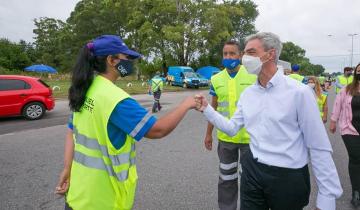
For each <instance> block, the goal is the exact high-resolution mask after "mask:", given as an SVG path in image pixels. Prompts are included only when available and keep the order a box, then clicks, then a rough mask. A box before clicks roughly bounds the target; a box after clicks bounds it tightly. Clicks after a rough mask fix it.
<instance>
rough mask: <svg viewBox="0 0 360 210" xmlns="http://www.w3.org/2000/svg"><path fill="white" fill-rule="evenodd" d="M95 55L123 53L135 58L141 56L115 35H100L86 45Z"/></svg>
mask: <svg viewBox="0 0 360 210" xmlns="http://www.w3.org/2000/svg"><path fill="white" fill-rule="evenodd" d="M86 46H87V47H88V49H89V50H91V52H92V53H94V55H95V56H105V55H116V54H119V53H121V54H125V55H128V56H130V58H132V59H135V58H139V57H140V56H141V54H140V53H138V52H135V51H133V50H130V49H129V48H128V47H127V46H126V44H125V43H124V42H123V40H122V39H121V38H120V37H118V36H115V35H102V36H99V37H97V38H96V39H94V40H93V41H92V42H90V43H88V44H87V45H86Z"/></svg>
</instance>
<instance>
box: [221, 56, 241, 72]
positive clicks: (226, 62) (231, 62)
mask: <svg viewBox="0 0 360 210" xmlns="http://www.w3.org/2000/svg"><path fill="white" fill-rule="evenodd" d="M239 64H241V61H240V59H229V58H224V59H223V60H222V65H223V66H224V67H225V68H227V69H229V70H232V69H234V68H236V67H237V66H238V65H239Z"/></svg>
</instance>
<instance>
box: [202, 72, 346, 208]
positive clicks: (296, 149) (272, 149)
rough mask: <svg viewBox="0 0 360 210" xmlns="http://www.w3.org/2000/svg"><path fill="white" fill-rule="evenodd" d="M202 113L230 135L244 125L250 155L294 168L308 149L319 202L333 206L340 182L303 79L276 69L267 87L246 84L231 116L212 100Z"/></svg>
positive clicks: (305, 158) (299, 165)
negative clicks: (248, 135) (216, 108)
mask: <svg viewBox="0 0 360 210" xmlns="http://www.w3.org/2000/svg"><path fill="white" fill-rule="evenodd" d="M204 115H205V117H206V118H207V119H208V121H209V122H210V123H212V124H213V125H214V126H215V127H217V128H218V129H220V130H222V131H224V132H225V133H226V134H228V135H229V136H234V135H235V134H236V133H237V132H238V131H239V129H241V128H242V127H245V128H246V130H247V131H248V133H249V134H250V136H251V140H250V149H251V151H252V153H253V156H254V158H257V159H258V161H259V162H261V163H264V164H267V165H271V166H278V167H284V168H293V169H297V168H302V167H303V166H305V165H306V164H307V163H308V159H309V154H310V157H311V163H312V164H311V165H312V169H313V172H314V174H315V177H316V182H317V185H318V188H319V191H318V196H317V207H318V208H320V209H321V210H335V207H336V203H335V199H336V198H338V197H340V196H341V194H342V188H341V185H340V181H339V177H338V174H337V171H336V167H335V164H334V161H333V159H332V156H331V153H332V148H331V145H330V142H329V138H328V135H327V133H326V129H325V127H324V124H323V122H322V120H321V118H320V113H319V110H318V107H317V102H316V99H315V97H314V94H313V93H312V90H311V89H310V88H309V87H308V86H307V85H304V84H302V83H300V82H298V81H296V80H294V79H291V78H289V77H287V76H285V75H283V73H282V71H277V72H276V74H275V75H274V76H273V77H272V78H271V80H270V81H269V82H268V84H267V86H266V88H264V87H262V86H261V85H260V84H259V82H257V83H255V84H254V85H252V86H249V87H248V88H247V89H245V90H244V92H243V93H242V94H241V96H240V99H239V101H238V104H237V110H236V112H235V113H234V115H233V116H232V118H231V119H230V120H228V119H226V118H224V117H223V116H222V115H220V114H219V113H217V112H216V111H215V110H214V109H213V108H212V107H211V106H210V105H208V106H207V107H206V109H205V110H204Z"/></svg>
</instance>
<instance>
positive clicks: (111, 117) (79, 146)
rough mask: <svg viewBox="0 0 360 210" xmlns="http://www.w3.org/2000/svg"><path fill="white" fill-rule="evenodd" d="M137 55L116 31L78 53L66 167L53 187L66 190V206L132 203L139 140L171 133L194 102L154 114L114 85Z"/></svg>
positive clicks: (94, 208) (93, 209) (89, 208)
mask: <svg viewBox="0 0 360 210" xmlns="http://www.w3.org/2000/svg"><path fill="white" fill-rule="evenodd" d="M139 57H140V54H139V53H137V52H135V51H132V50H130V49H129V48H128V47H127V46H126V45H125V43H124V42H123V41H122V40H121V39H120V38H119V37H118V36H115V35H102V36H99V37H97V38H96V39H94V40H93V41H91V42H89V43H87V44H86V45H85V46H84V47H83V48H82V49H81V51H80V53H79V55H78V59H77V63H76V65H75V66H74V68H73V72H72V81H71V86H70V89H69V106H70V109H71V110H72V111H73V115H72V116H71V117H72V118H71V119H70V123H71V126H69V130H68V132H67V138H66V143H65V155H64V169H63V171H62V172H61V174H60V177H59V181H58V184H57V186H56V191H55V192H56V193H57V194H66V198H65V200H66V203H65V209H86V210H99V209H101V210H113V209H131V208H132V206H133V202H134V197H135V191H136V185H137V179H138V176H137V170H136V161H135V159H136V150H135V142H137V141H140V140H141V139H142V138H143V137H147V138H150V139H157V138H162V137H164V136H166V135H168V134H169V133H170V132H171V131H172V130H173V129H175V127H176V126H177V125H178V123H179V122H180V121H181V119H182V118H183V117H184V116H185V114H186V112H187V111H188V110H189V109H192V108H194V107H195V106H196V103H195V100H194V98H192V97H188V98H186V99H185V100H184V101H183V102H182V103H181V104H179V105H178V107H177V108H175V109H174V110H173V111H172V112H170V113H168V114H166V115H165V116H163V117H161V118H160V119H156V118H155V117H154V116H151V115H150V114H149V113H148V112H147V111H146V110H145V109H144V108H143V107H142V106H141V105H140V104H139V103H138V102H137V101H135V100H134V99H132V98H131V97H130V96H129V95H128V94H127V93H126V92H125V91H123V90H122V89H121V88H119V87H118V86H116V85H115V84H114V82H115V81H116V79H117V78H118V77H126V76H128V75H130V74H131V73H132V72H133V68H132V60H133V59H136V58H139ZM70 123H69V124H70Z"/></svg>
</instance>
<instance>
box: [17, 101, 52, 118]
mask: <svg viewBox="0 0 360 210" xmlns="http://www.w3.org/2000/svg"><path fill="white" fill-rule="evenodd" d="M45 111H46V110H45V107H44V105H43V104H42V103H39V102H31V103H29V104H26V106H24V108H23V111H22V114H23V116H24V117H25V118H26V119H28V120H38V119H40V118H42V117H43V116H44V114H45Z"/></svg>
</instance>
